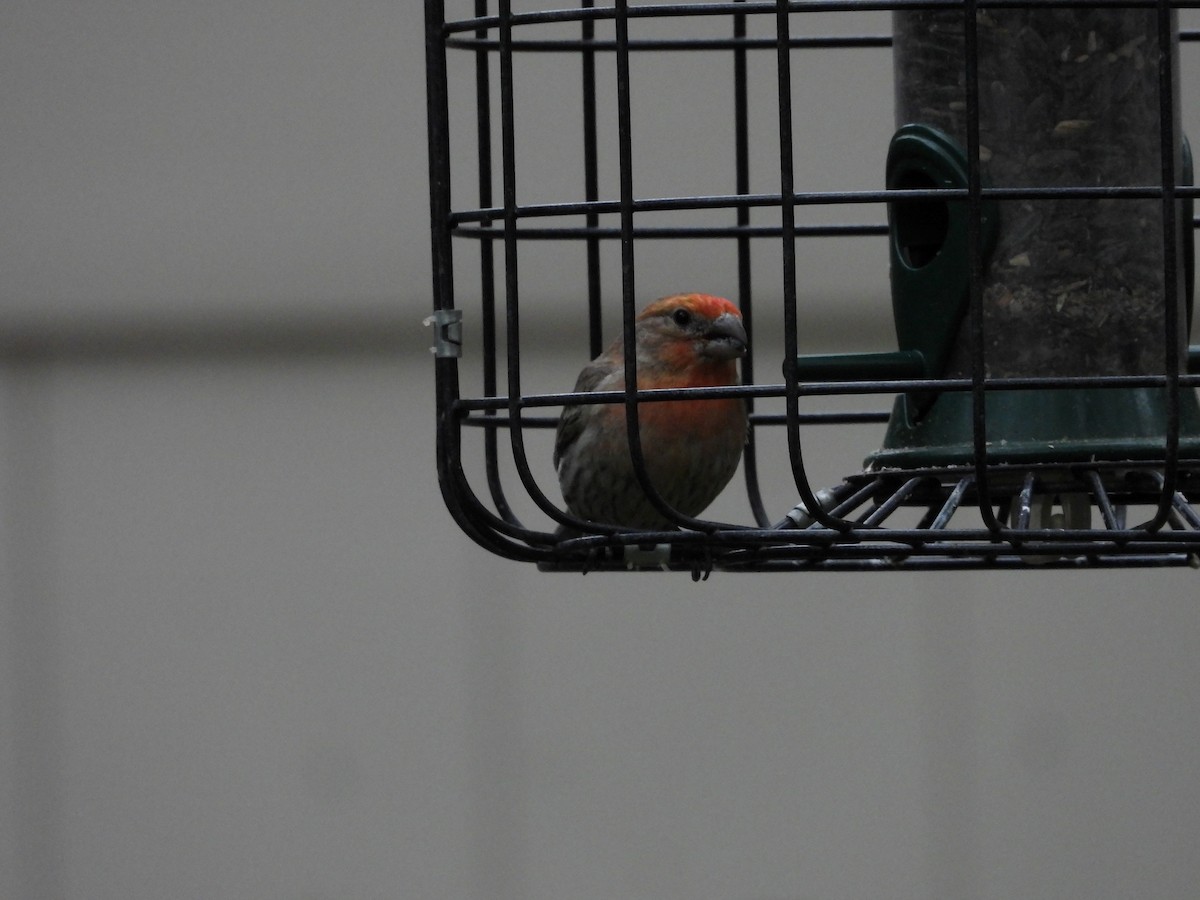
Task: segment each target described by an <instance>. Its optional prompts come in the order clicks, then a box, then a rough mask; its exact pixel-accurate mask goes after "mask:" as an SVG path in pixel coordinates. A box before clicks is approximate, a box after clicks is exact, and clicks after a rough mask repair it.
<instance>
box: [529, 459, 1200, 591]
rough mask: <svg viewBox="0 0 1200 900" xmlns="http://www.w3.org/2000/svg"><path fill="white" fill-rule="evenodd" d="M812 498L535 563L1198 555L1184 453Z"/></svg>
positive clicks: (1015, 563)
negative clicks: (730, 522) (808, 504)
mask: <svg viewBox="0 0 1200 900" xmlns="http://www.w3.org/2000/svg"><path fill="white" fill-rule="evenodd" d="M981 476H982V481H981ZM817 498H818V499H819V500H820V501H821V506H822V509H823V511H824V513H825V515H824V516H814V515H812V514H811V513H810V512H809V510H807V509H806V508H805V507H804V506H803V505H799V506H797V507H796V508H795V509H793V510H792V512H791V513H789V515H788V516H787V517H786V518H785V519H783V520H782V521H781V522H779V523H778V524H776V525H774V526H773V527H770V528H742V527H739V528H733V527H729V528H722V527H717V528H715V529H714V530H712V531H704V532H701V531H659V532H626V533H620V534H615V535H609V534H605V535H587V536H583V537H577V538H573V539H570V540H563V541H560V542H558V543H557V544H555V545H554V547H553V558H552V559H551V560H548V561H543V562H541V563H540V564H539V567H540V568H541V569H542V570H543V571H581V572H586V571H592V570H604V569H634V570H682V571H690V572H691V573H692V575H693V577H695V578H702V577H707V575H708V574H709V573H710V572H712V571H713V570H731V571H736V570H743V571H772V570H778V571H797V570H814V571H844V570H862V571H891V570H898V569H981V568H988V569H1002V568H1014V569H1020V568H1032V567H1041V568H1089V567H1094V568H1106V567H1107V568H1115V567H1129V566H1192V567H1197V566H1200V514H1198V513H1197V510H1196V508H1195V506H1194V504H1196V503H1198V502H1200V466H1194V465H1192V464H1186V465H1181V466H1180V467H1178V468H1177V469H1174V470H1173V471H1172V469H1170V468H1168V467H1165V466H1164V465H1163V464H1162V463H1155V462H1146V461H1138V462H1105V463H1086V464H1078V465H1061V464H1058V465H1041V466H1038V465H1026V466H989V467H988V468H986V469H985V470H983V471H982V472H978V471H977V470H976V468H975V467H974V466H964V467H949V468H940V469H935V468H929V469H920V470H911V469H907V470H903V471H901V470H892V471H872V472H863V473H860V474H856V475H852V476H848V477H847V478H845V479H844V480H843V481H842V482H841V483H840V484H837V485H835V486H833V487H831V488H828V489H826V490H822V491H818V492H817ZM981 500H982V501H983V503H982V505H981ZM821 518H824V519H825V520H826V521H825V522H822V521H820V520H819V519H821ZM831 520H836V521H831ZM834 524H836V525H837V527H832V525H834Z"/></svg>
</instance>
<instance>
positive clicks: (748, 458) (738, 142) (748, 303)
mask: <svg viewBox="0 0 1200 900" xmlns="http://www.w3.org/2000/svg"><path fill="white" fill-rule="evenodd" d="M733 37H734V40H735V41H736V42H741V41H743V40H745V37H746V16H745V15H744V14H742V13H735V14H734V16H733ZM748 82H749V79H748V78H747V72H746V48H745V47H743V46H741V45H740V43H739V45H738V46H737V47H735V49H734V51H733V143H734V150H733V157H734V189H735V190H736V191H737V193H738V194H739V195H743V194H749V193H750V91H749V83H748ZM734 216H735V220H736V222H737V225H736V232H735V235H734V236H735V238H736V241H737V243H736V249H737V273H738V274H737V280H738V292H737V301H738V308H739V309H740V310H741V312H742V324H743V325H744V326H745V328H746V334H747V336H748V337H749V343H750V346H751V347H753V346H754V344H755V340H754V300H753V297H754V292H753V284H752V275H751V256H750V208H749V207H746V206H739V207H738V208H737V209H736V210H735V211H734ZM782 234H783V229H782V228H780V229H779V235H778V236H782ZM742 380H743V381H746V382H748V383H750V384H753V383H754V354H753V353H747V354H746V356H745V358H744V359H743V360H742ZM745 403H746V412H747V414H748V417H749V427H748V428H747V432H746V446H745V448H744V450H743V453H742V472H743V476H744V480H745V484H746V499H747V500H748V501H749V503H750V514H751V515H752V516H753V517H754V521H755V522H756V523H757V524H758V525H759V526H760V527H766V526H767V525H769V524H770V521H771V520H770V518H769V517H768V515H767V509H766V505H765V504H764V503H763V498H762V489H761V487H760V484H759V473H758V435H757V433H756V430H755V425H756V424H758V422H759V419H758V418H757V417H756V416H755V413H754V398H753V397H747V398H746V400H745Z"/></svg>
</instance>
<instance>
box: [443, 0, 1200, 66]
mask: <svg viewBox="0 0 1200 900" xmlns="http://www.w3.org/2000/svg"><path fill="white" fill-rule="evenodd" d="M735 2H738V0H735ZM736 15H740V16H745V13H737V14H736ZM582 21H583V23H584V24H585V25H590V26H592V27H593V28H594V27H595V21H596V20H595V19H594V18H592V17H587V18H584V19H583V20H582ZM486 33H487V29H485V28H484V29H479V30H478V31H477V32H476V35H475V36H474V37H450V38H448V39H447V40H446V46H447V47H450V48H453V49H456V50H498V49H499V48H500V42H499V41H498V40H496V39H494V38H488V37H486ZM481 34H482V35H485V36H482V37H481V36H480V35H481ZM1179 39H1180V41H1181V42H1184V43H1188V42H1192V41H1200V31H1188V30H1183V31H1180V32H1179ZM775 46H776V42H775V40H774V39H773V38H756V37H746V36H744V35H743V36H734V37H732V38H631V39H630V41H629V49H630V52H633V53H637V52H672V51H682V52H696V51H706V50H711V51H719V50H773V49H775ZM789 46H790V47H791V48H792V49H793V50H801V49H805V50H822V49H872V48H883V49H887V48H890V47H891V46H892V36H891V35H890V34H845V35H816V36H805V37H793V38H791V39H790V42H789ZM616 48H617V44H616V41H610V40H602V39H601V40H596V39H591V38H584V39H583V41H579V40H574V39H571V38H557V39H540V40H539V39H529V38H526V39H520V40H514V41H513V50H514V51H515V52H518V53H520V52H526V53H575V52H580V51H581V50H583V51H601V52H607V51H613V50H616Z"/></svg>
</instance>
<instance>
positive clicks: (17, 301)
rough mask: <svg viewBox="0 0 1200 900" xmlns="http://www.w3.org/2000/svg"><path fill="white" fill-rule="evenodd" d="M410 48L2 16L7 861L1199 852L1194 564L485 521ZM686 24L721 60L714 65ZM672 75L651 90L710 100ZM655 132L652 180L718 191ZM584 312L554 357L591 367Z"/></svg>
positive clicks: (1090, 865) (671, 893)
mask: <svg viewBox="0 0 1200 900" xmlns="http://www.w3.org/2000/svg"><path fill="white" fill-rule="evenodd" d="M531 5H533V4H531ZM464 6H465V4H464ZM1187 14H1189V15H1190V12H1189V13H1187ZM1193 18H1194V17H1193ZM866 24H867V25H869V26H871V27H874V26H876V25H877V24H878V19H874V20H870V21H868V22H867V23H866ZM1188 52H1189V53H1190V56H1189V57H1188V66H1189V68H1187V69H1186V70H1185V75H1184V80H1183V87H1184V91H1185V98H1186V99H1185V105H1186V104H1187V99H1191V94H1192V91H1193V89H1194V88H1195V87H1196V86H1197V84H1198V82H1197V77H1198V76H1197V66H1196V61H1195V59H1194V57H1195V56H1196V55H1197V54H1196V53H1195V49H1194V46H1193V47H1192V48H1189V51H1188ZM825 59H826V61H827V62H826V64H827V65H828V66H829V69H828V70H824V69H821V70H819V71H815V72H814V73H813V74H812V75H811V76H807V77H800V78H799V80H798V84H801V85H803V88H802V93H803V92H807V94H808V95H810V96H813V97H817V96H820V97H824V96H828V97H830V98H834V99H833V102H835V103H836V102H838V100H837V98H839V97H840V98H842V100H843V102H846V103H847V104H851V105H853V107H854V108H855V109H856V110H861V111H862V115H861V117H858V118H855V124H854V125H853V127H854V128H859V129H861V133H862V134H863V135H864V136H865V137H864V139H863V142H862V144H861V146H860V145H858V144H856V143H854V142H852V141H846V140H845V139H844V138H835V137H833V136H830V134H829V129H830V127H831V125H830V123H828V122H825V121H823V120H818V121H813V122H811V123H809V125H808V126H807V127H806V129H805V135H804V136H803V138H802V140H803V142H804V144H803V146H804V147H805V148H806V152H805V153H803V154H801V156H802V159H800V160H798V165H800V166H801V167H803V168H802V171H803V173H804V174H803V178H805V179H807V180H808V183H814V184H833V185H834V186H846V187H853V186H855V184H854V183H845V182H846V175H845V173H846V172H855V171H856V172H859V173H860V175H859V177H860V178H861V179H862V180H861V181H860V182H858V186H863V184H868V185H871V186H874V185H876V184H877V183H878V168H877V167H878V163H879V160H880V159H881V156H882V150H881V148H880V146H879V143H878V141H877V140H876V139H875V137H874V136H875V135H879V134H882V135H883V136H884V140H886V135H887V134H888V132H889V131H890V127H891V122H890V115H891V114H890V105H889V104H890V84H889V83H887V81H886V79H887V76H888V66H887V61H886V59H882V60H880V59H879V58H874V59H873V60H868V59H864V60H858V59H855V60H852V61H851V62H850V63H848V64H845V65H844V67H843V68H838V66H839V65H842V64H841V63H840V61H839V60H837V59H834V58H832V57H828V56H827V57H825ZM423 63H424V60H423V50H422V40H421V13H420V11H419V9H418V8H417V4H403V3H398V2H383V0H341V2H337V3H333V2H321V0H291V2H282V0H254V2H223V0H210V2H206V3H195V2H190V3H179V2H164V0H155V2H149V0H127V2H115V0H94V2H91V3H87V4H81V3H68V2H65V0H38V2H36V3H35V2H25V0H18V2H10V3H9V4H8V5H7V6H6V7H5V8H4V10H3V12H0V85H3V88H2V89H0V121H2V122H3V123H4V125H3V130H4V135H5V137H4V141H3V151H2V153H0V166H2V171H0V185H2V188H0V191H2V196H3V203H2V205H0V209H2V210H3V212H2V213H0V601H2V602H0V896H3V897H13V898H31V900H32V898H37V900H41V898H72V900H74V898H79V900H83V898H88V900H95V898H113V900H117V898H120V900H129V898H146V900H151V898H160V897H173V898H174V897H179V898H198V900H199V898H231V900H232V898H244V897H256V898H305V900H317V898H335V897H336V898H383V897H398V896H402V897H477V898H480V900H482V898H512V900H517V898H557V897H579V898H592V897H595V898H601V897H605V898H607V897H627V898H642V897H645V898H651V897H653V898H685V897H686V898H689V900H691V898H714V900H715V898H745V900H782V898H859V897H889V898H907V897H911V898H928V897H946V898H1001V897H1012V896H1018V897H1023V898H1047V900H1049V898H1060V897H1066V896H1088V897H1095V898H1124V897H1130V896H1138V897H1154V898H1177V897H1180V896H1185V895H1187V894H1188V893H1189V891H1191V890H1194V886H1195V884H1196V883H1198V882H1200V854H1197V853H1196V838H1195V836H1196V834H1197V832H1198V831H1200V787H1198V785H1200V779H1198V778H1197V777H1196V775H1197V766H1198V763H1200V751H1198V749H1197V748H1198V747H1200V741H1198V740H1197V739H1198V738H1200V725H1198V721H1200V699H1198V697H1200V694H1198V692H1197V691H1196V689H1195V686H1196V684H1197V683H1198V677H1200V655H1198V654H1197V652H1196V644H1197V640H1198V639H1200V608H1198V606H1197V603H1196V585H1197V582H1196V577H1197V576H1196V574H1195V573H1194V572H1192V571H1165V572H1160V571H1145V572H1139V571H1132V572H1121V573H1067V574H1051V573H1043V572H1033V573H1028V574H991V575H987V574H985V575H963V574H950V575H947V574H942V575H907V576H897V575H892V576H884V575H867V576H829V575H815V576H802V577H779V576H755V575H748V576H732V575H721V574H717V575H715V576H714V577H713V578H712V579H710V580H709V581H708V582H705V583H702V584H692V582H691V581H690V580H689V579H688V578H687V577H686V575H679V576H655V575H628V576H626V575H607V574H593V575H588V576H586V577H578V576H566V575H563V576H549V575H539V574H537V573H536V572H533V571H531V570H530V569H529V568H527V567H524V566H521V565H518V564H514V563H509V562H506V561H502V560H499V559H495V558H492V557H490V556H489V555H487V554H486V553H485V552H484V551H483V550H481V549H479V548H477V547H475V546H474V545H473V544H471V543H470V542H468V541H467V540H466V539H465V538H463V537H462V536H461V535H460V534H459V533H458V531H457V529H456V528H455V527H454V525H453V524H452V523H451V521H450V519H449V516H448V515H447V514H446V513H445V512H444V510H443V508H442V505H441V500H440V497H439V495H438V491H437V486H436V476H435V471H434V454H433V439H432V438H433V436H432V422H433V418H432V410H433V392H432V378H431V375H432V372H431V365H430V362H429V357H428V353H427V351H426V345H427V343H428V340H429V337H428V334H427V333H425V331H424V329H422V328H421V327H420V326H419V321H420V319H421V317H422V316H424V315H425V314H426V313H427V311H428V308H429V303H430V300H429V295H428V292H429V287H428V285H429V264H428V240H427V233H426V227H427V215H428V213H427V188H426V182H425V152H424V140H425V137H424V99H423ZM538 65H547V66H552V65H553V63H552V62H543V63H539V64H538ZM679 66H680V67H682V68H677V67H674V66H667V67H665V68H664V69H663V70H662V73H661V80H662V83H663V90H664V92H667V91H676V92H679V96H683V97H686V96H688V92H689V91H691V92H693V95H692V101H691V102H693V103H694V102H696V97H697V96H703V95H704V92H705V91H706V90H708V89H713V88H712V85H713V84H717V83H719V82H720V79H721V78H722V77H723V76H719V75H718V76H713V75H711V73H704V72H700V71H697V70H688V69H687V68H686V64H684V63H680V64H679ZM710 77H711V78H714V79H715V80H714V81H713V82H712V84H710V83H708V82H706V80H705V79H706V78H710ZM549 84H554V80H553V79H551V80H550V82H549ZM547 90H549V88H547ZM818 92H819V93H818ZM666 108H668V109H670V110H672V111H673V112H672V113H671V116H667V121H665V122H664V123H659V122H656V121H654V120H652V119H647V120H646V121H647V124H646V125H645V126H644V127H645V128H646V129H650V128H652V127H656V126H657V125H660V124H661V125H662V126H663V127H664V128H667V127H685V128H686V127H690V126H691V120H690V119H689V118H688V116H687V115H686V113H685V112H678V111H677V107H675V106H674V105H668V106H667V107H666ZM683 109H686V107H683ZM1194 109H1195V107H1194V104H1193V106H1191V107H1189V121H1190V122H1191V123H1192V125H1191V131H1192V134H1193V135H1194V134H1197V133H1200V128H1198V127H1196V125H1195V123H1196V117H1195V115H1194ZM867 113H871V114H867ZM523 115H530V116H532V118H531V119H530V120H529V123H528V125H526V126H525V127H526V128H527V129H529V130H528V131H526V132H523V133H534V132H533V129H536V128H537V127H538V125H539V122H538V120H537V108H534V109H532V110H529V111H528V112H527V113H523ZM664 115H665V114H664ZM813 115H816V114H815V113H813ZM672 116H673V117H674V119H673V118H672ZM675 119H679V120H680V121H675ZM769 124H770V123H769V121H767V120H764V127H767V126H769ZM847 127H850V126H847ZM643 133H647V132H643ZM652 144H653V142H651V145H650V146H648V147H647V149H646V151H645V153H646V154H647V159H657V157H654V152H655V147H654V146H653V145H652ZM721 152H724V151H721ZM773 152H774V151H773V149H772V146H771V144H770V141H769V133H768V139H765V140H764V142H763V144H762V147H761V148H757V147H756V153H757V154H758V155H759V156H760V157H761V165H760V167H759V169H757V170H756V171H763V172H764V173H766V174H765V175H764V178H765V179H769V177H770V176H769V173H770V169H769V161H770V160H771V158H772V154H773ZM662 160H663V161H662V162H661V164H659V165H660V168H658V169H656V168H655V167H654V166H655V164H653V163H650V162H647V169H646V170H645V171H646V172H647V174H646V176H645V177H646V178H647V179H648V183H647V186H646V188H645V190H646V191H647V192H653V193H667V192H669V191H671V190H682V191H688V190H707V189H708V188H705V187H703V186H702V185H703V184H704V183H705V177H704V172H703V170H702V169H700V170H697V171H691V170H689V169H687V167H686V166H675V167H672V165H670V163H671V159H670V157H669V156H664V157H663V158H662ZM553 162H554V160H553V159H552V158H551V159H547V160H545V161H541V160H538V159H537V157H536V154H535V155H534V156H533V157H531V158H530V159H529V160H528V161H527V162H526V163H524V165H526V166H528V167H529V171H528V172H525V173H524V174H523V176H522V177H523V178H524V179H525V181H524V182H523V183H529V182H530V180H531V179H534V178H535V175H534V174H533V173H535V172H536V173H537V176H536V177H538V178H540V179H544V180H541V181H537V182H535V183H536V184H540V185H541V186H542V187H543V188H544V189H545V190H546V191H547V192H548V193H553V192H554V190H555V187H554V186H555V184H556V182H555V181H554V179H555V178H556V177H559V176H557V175H556V174H555V173H556V171H558V170H557V169H555V167H554V165H553ZM564 165H565V162H564ZM823 166H831V167H832V168H830V169H829V170H828V171H826V170H825V169H823ZM671 179H676V180H675V181H671ZM839 179H841V180H842V183H839ZM660 185H662V189H661V190H660V189H659V186H660ZM828 252H829V254H830V256H829V257H822V258H819V259H814V260H811V261H808V262H807V263H806V269H805V278H806V279H807V280H806V285H808V286H809V287H810V291H809V295H810V296H811V297H812V298H813V301H812V302H814V303H817V304H825V306H824V307H823V308H820V309H821V311H820V312H819V313H818V314H817V315H815V316H814V322H815V324H814V325H813V331H812V332H811V334H808V335H806V338H805V339H806V340H807V341H809V342H810V343H811V345H812V349H821V348H822V347H827V348H830V349H833V348H840V347H844V346H846V345H847V344H848V343H851V342H852V341H858V342H860V343H862V342H865V343H867V344H872V345H876V344H878V345H885V344H886V342H887V341H888V339H889V337H888V335H889V332H888V329H889V327H890V326H889V323H888V318H887V313H886V310H887V298H886V293H885V285H886V281H885V277H886V269H885V267H884V266H883V264H882V263H881V262H880V261H879V260H878V258H877V257H871V256H868V255H863V254H860V252H859V251H858V250H857V249H855V248H853V247H844V248H843V247H838V248H831V249H830V250H829V251H828ZM872 252H874V251H872ZM670 253H678V254H683V255H684V256H683V257H681V261H673V260H672V258H671V257H670V256H669V254H670ZM688 253H692V256H691V257H688V256H687V255H686V254H688ZM838 254H841V256H839V255H838ZM699 256H700V255H699V254H696V253H695V252H694V251H689V249H688V248H686V247H680V246H679V245H673V246H671V247H666V248H662V247H660V248H656V249H647V250H645V251H644V254H643V256H641V257H639V266H640V268H639V278H640V283H642V284H643V285H644V287H645V290H646V293H647V294H653V292H654V291H655V290H656V289H657V288H658V286H659V284H660V283H661V284H662V285H664V286H665V287H666V289H667V290H669V289H671V287H672V284H677V283H678V281H677V280H675V281H673V279H675V275H674V272H675V271H676V270H682V269H687V270H688V271H689V274H691V273H696V275H697V279H698V280H701V279H702V280H703V281H704V283H705V284H706V285H707V284H710V283H712V284H715V285H718V286H721V287H722V289H726V290H727V289H728V288H725V287H724V286H723V285H722V283H721V279H727V278H728V277H729V276H728V272H727V271H725V270H715V271H712V272H709V271H707V270H701V269H693V268H690V267H691V266H693V265H696V263H695V260H696V259H697V258H699ZM532 259H533V262H531V263H530V266H529V269H528V277H529V281H528V285H529V288H528V293H527V299H528V301H529V303H530V304H531V306H532V309H533V310H535V311H540V312H541V313H542V319H543V321H544V322H546V323H548V325H549V326H550V327H552V328H555V329H558V328H565V327H568V326H570V323H572V322H573V321H574V320H576V319H577V318H578V317H577V316H574V315H572V314H570V313H564V312H563V311H562V304H561V303H560V302H558V301H559V299H560V298H559V297H558V296H557V293H558V292H559V291H561V289H562V287H561V285H556V284H555V280H554V270H553V268H551V267H550V266H549V265H548V264H547V266H546V267H545V268H540V267H539V264H538V263H537V261H536V260H537V258H536V256H534V257H533V258H532ZM860 259H861V260H862V262H859V260H860ZM769 263H770V260H769V259H768V260H766V261H765V262H764V266H767V267H769ZM610 264H611V263H610ZM672 265H675V266H676V269H675V270H673V269H671V268H670V267H671V266H672ZM610 283H611V282H610ZM537 318H538V317H537V316H530V319H529V321H534V320H535V319H537ZM575 325H577V322H576V323H575ZM531 327H534V328H535V331H534V334H533V335H532V337H531V343H533V342H537V341H538V338H539V335H541V336H542V340H541V343H542V344H545V343H546V341H545V339H544V337H545V335H546V334H549V333H557V332H550V331H549V330H546V331H543V332H538V331H536V326H531ZM571 327H574V326H571ZM850 327H853V328H854V329H855V332H856V335H855V337H854V338H853V339H852V338H851V337H850V336H849V334H848V329H849V328H850ZM583 346H584V344H583V338H582V335H581V334H580V332H579V331H578V330H577V328H576V329H575V330H573V331H571V332H569V337H568V339H566V340H564V342H563V348H562V350H561V352H559V353H545V354H542V355H539V356H537V357H536V358H532V359H529V360H528V366H529V370H528V373H527V377H528V380H529V382H530V383H531V384H533V385H536V386H537V387H539V388H541V387H546V388H547V389H554V386H556V385H557V386H560V387H567V386H569V384H567V382H568V381H569V379H570V377H571V375H572V373H573V372H574V371H575V370H576V369H577V368H578V366H579V364H580V362H581V361H582V357H581V349H580V348H582V347H583ZM764 358H770V357H769V356H766V357H764ZM772 377H773V376H772ZM867 440H868V443H867V444H866V445H860V444H855V445H853V446H851V447H850V448H849V449H847V448H845V447H842V446H840V444H839V442H838V441H836V440H827V439H825V438H821V439H820V440H817V441H816V443H815V445H814V446H815V447H816V448H818V455H817V458H816V460H815V462H814V465H815V466H816V467H817V468H818V470H819V471H821V472H822V473H828V474H829V476H830V477H832V476H833V475H834V474H836V473H837V472H839V471H840V469H841V467H844V465H845V463H844V460H845V459H846V458H847V455H848V454H849V455H850V457H851V458H852V457H854V456H855V455H861V452H862V451H863V449H866V450H869V449H870V444H869V440H870V438H869V437H868V439H867ZM542 462H543V463H544V464H545V465H546V466H547V467H548V466H549V460H548V458H545V459H543V460H542ZM543 477H544V475H543ZM731 502H732V501H731ZM781 502H786V498H784V500H783V501H781Z"/></svg>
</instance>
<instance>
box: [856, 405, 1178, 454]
mask: <svg viewBox="0 0 1200 900" xmlns="http://www.w3.org/2000/svg"><path fill="white" fill-rule="evenodd" d="M985 397H986V400H985V403H986V409H985V412H986V416H987V460H988V462H989V463H997V464H1010V463H1011V464H1022V463H1073V462H1089V461H1093V460H1097V461H1099V460H1103V461H1110V462H1112V461H1122V460H1131V461H1133V460H1137V461H1148V460H1155V459H1162V458H1163V454H1164V447H1165V444H1166V421H1167V410H1166V403H1165V397H1164V393H1163V391H1162V389H1160V388H1116V389H1110V388H1087V389H1083V390H1079V389H1063V388H1055V389H1052V390H1042V389H1039V390H997V391H988V392H987V393H986V395H985ZM971 422H972V404H971V394H969V393H966V392H955V393H947V394H943V395H942V396H940V397H939V398H938V399H937V400H936V401H935V402H934V403H933V405H932V406H930V407H929V409H928V411H926V412H925V414H924V415H922V416H921V417H920V418H919V419H916V418H914V417H913V415H912V412H911V405H910V403H909V401H908V400H907V399H906V398H905V397H904V396H903V395H902V396H900V397H898V398H896V404H895V407H894V408H893V410H892V416H891V419H890V420H889V422H888V429H887V434H886V436H885V437H884V441H883V447H882V448H881V449H879V450H878V451H876V452H875V453H872V454H871V455H870V456H868V457H867V459H866V467H867V468H868V469H870V470H876V471H877V470H880V469H924V468H929V467H941V466H954V465H965V464H970V463H971V462H973V460H974V440H973V437H972V435H973V432H972V425H971ZM1179 424H1180V428H1179V435H1180V436H1179V456H1180V458H1181V459H1200V403H1198V402H1197V400H1196V392H1195V391H1194V390H1191V389H1189V388H1184V389H1182V390H1180V392H1179Z"/></svg>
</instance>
